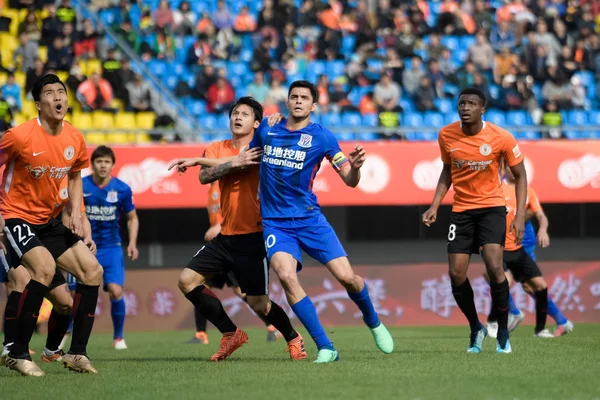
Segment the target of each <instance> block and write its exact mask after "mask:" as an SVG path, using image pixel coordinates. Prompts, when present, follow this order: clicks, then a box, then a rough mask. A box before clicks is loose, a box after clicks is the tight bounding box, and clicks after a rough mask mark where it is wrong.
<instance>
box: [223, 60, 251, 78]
mask: <svg viewBox="0 0 600 400" xmlns="http://www.w3.org/2000/svg"><path fill="white" fill-rule="evenodd" d="M226 69H227V74H228V76H229V77H230V78H231V77H232V76H240V77H241V76H243V75H246V73H248V64H247V63H245V62H230V63H228V64H227V67H226Z"/></svg>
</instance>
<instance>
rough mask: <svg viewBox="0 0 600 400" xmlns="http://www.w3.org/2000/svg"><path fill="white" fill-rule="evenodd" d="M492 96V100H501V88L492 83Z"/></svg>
mask: <svg viewBox="0 0 600 400" xmlns="http://www.w3.org/2000/svg"><path fill="white" fill-rule="evenodd" d="M490 96H492V99H494V100H498V99H499V98H500V86H498V85H496V84H495V83H492V84H491V85H490Z"/></svg>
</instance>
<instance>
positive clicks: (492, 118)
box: [483, 109, 506, 126]
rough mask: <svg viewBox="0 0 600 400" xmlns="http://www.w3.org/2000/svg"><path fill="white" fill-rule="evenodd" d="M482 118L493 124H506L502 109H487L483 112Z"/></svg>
mask: <svg viewBox="0 0 600 400" xmlns="http://www.w3.org/2000/svg"><path fill="white" fill-rule="evenodd" d="M483 119H484V120H485V121H489V122H491V123H492V124H494V125H500V126H502V125H505V124H506V117H505V115H504V112H503V111H500V110H493V109H491V110H488V111H486V112H485V114H483Z"/></svg>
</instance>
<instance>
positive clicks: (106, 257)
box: [67, 246, 125, 290]
mask: <svg viewBox="0 0 600 400" xmlns="http://www.w3.org/2000/svg"><path fill="white" fill-rule="evenodd" d="M96 258H97V259H98V262H99V263H100V265H101V266H102V268H103V269H104V276H103V279H104V290H106V285H108V284H109V283H116V284H117V285H119V286H121V287H123V285H124V284H125V259H124V258H123V249H122V248H121V247H120V246H119V247H105V248H101V249H98V253H97V254H96ZM67 282H68V284H69V290H75V288H76V287H77V280H76V279H75V277H74V276H71V274H68V276H67Z"/></svg>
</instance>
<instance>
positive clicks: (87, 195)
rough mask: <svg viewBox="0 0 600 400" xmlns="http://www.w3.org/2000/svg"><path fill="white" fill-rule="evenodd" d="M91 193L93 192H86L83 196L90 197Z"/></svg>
mask: <svg viewBox="0 0 600 400" xmlns="http://www.w3.org/2000/svg"><path fill="white" fill-rule="evenodd" d="M91 195H92V194H91V193H84V194H83V197H89V196H91Z"/></svg>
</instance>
